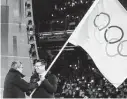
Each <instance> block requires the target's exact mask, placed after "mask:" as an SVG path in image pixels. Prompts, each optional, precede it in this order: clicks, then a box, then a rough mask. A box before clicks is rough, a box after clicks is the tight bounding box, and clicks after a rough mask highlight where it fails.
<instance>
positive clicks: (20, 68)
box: [17, 63, 23, 73]
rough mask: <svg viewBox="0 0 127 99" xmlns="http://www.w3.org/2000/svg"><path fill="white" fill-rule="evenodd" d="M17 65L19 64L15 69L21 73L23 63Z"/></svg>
mask: <svg viewBox="0 0 127 99" xmlns="http://www.w3.org/2000/svg"><path fill="white" fill-rule="evenodd" d="M17 65H19V66H18V68H17V70H18V71H19V72H21V73H22V72H23V65H22V64H21V63H20V64H17Z"/></svg>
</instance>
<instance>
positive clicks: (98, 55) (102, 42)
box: [68, 0, 127, 87]
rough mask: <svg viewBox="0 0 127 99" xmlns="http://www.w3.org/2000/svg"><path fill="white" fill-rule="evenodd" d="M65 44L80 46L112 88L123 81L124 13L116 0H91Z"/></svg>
mask: <svg viewBox="0 0 127 99" xmlns="http://www.w3.org/2000/svg"><path fill="white" fill-rule="evenodd" d="M68 41H69V42H70V43H72V44H74V45H78V46H81V47H82V48H83V49H84V50H85V51H86V52H87V53H88V54H89V55H90V56H91V58H92V59H93V61H94V63H95V64H96V66H97V68H98V69H99V70H100V72H101V73H102V74H103V75H104V77H106V78H107V80H109V81H110V82H111V83H112V84H113V85H114V86H115V87H118V86H119V85H121V84H122V83H123V81H124V80H125V79H126V78H127V11H126V9H125V8H124V7H123V6H122V5H121V4H120V2H119V1H118V0H95V2H94V3H93V4H92V6H91V7H90V9H89V10H88V12H87V13H86V14H85V16H84V17H83V19H82V20H81V22H80V23H79V24H78V26H77V27H76V28H75V30H74V32H73V33H72V35H71V36H70V38H69V39H68Z"/></svg>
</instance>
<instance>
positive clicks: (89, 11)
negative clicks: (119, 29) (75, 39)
mask: <svg viewBox="0 0 127 99" xmlns="http://www.w3.org/2000/svg"><path fill="white" fill-rule="evenodd" d="M99 1H100V0H95V1H94V3H93V5H92V6H91V7H90V9H89V10H88V12H87V13H86V15H85V16H84V18H83V19H82V20H81V23H82V24H83V22H82V21H83V20H85V19H86V18H87V17H88V16H89V14H90V13H91V12H92V10H93V9H94V7H95V6H96V5H97V3H98V2H99ZM82 24H79V25H80V26H81V25H82ZM75 30H76V29H75ZM71 35H72V34H71ZM70 37H71V36H70ZM70 37H69V38H70ZM69 38H68V40H67V41H66V42H65V44H64V45H63V47H62V48H61V50H60V51H59V53H58V54H57V56H56V57H55V58H54V60H53V61H52V63H51V64H50V66H49V67H48V69H47V70H46V72H45V74H44V76H45V75H46V74H47V73H48V72H49V70H50V69H51V67H52V66H53V64H54V63H55V61H56V60H57V58H58V57H59V56H60V54H61V53H62V51H63V50H64V48H65V47H66V45H67V44H68V42H69V40H70V39H69ZM35 91H36V89H34V90H33V92H32V93H31V94H30V97H32V95H33V93H34V92H35Z"/></svg>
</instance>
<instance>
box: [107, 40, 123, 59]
mask: <svg viewBox="0 0 127 99" xmlns="http://www.w3.org/2000/svg"><path fill="white" fill-rule="evenodd" d="M112 40H118V39H117V38H112V39H110V40H109V42H111V41H112ZM109 42H107V43H106V46H105V51H106V54H107V56H109V57H115V56H116V55H119V52H121V51H122V49H123V45H122V47H121V49H120V50H119V52H118V53H116V54H114V55H111V54H109V53H108V49H107V48H108V45H109ZM117 48H118V47H117Z"/></svg>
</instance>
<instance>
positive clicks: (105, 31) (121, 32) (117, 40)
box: [104, 26, 124, 44]
mask: <svg viewBox="0 0 127 99" xmlns="http://www.w3.org/2000/svg"><path fill="white" fill-rule="evenodd" d="M110 28H118V29H120V30H121V33H122V35H121V37H120V39H118V40H116V41H114V42H111V41H109V40H108V39H107V37H106V34H107V31H108V30H109V29H110ZM123 36H124V32H123V30H122V28H120V27H119V26H110V27H108V29H106V30H105V34H104V38H105V41H106V42H108V43H109V44H114V43H117V42H119V41H121V40H122V38H123Z"/></svg>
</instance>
